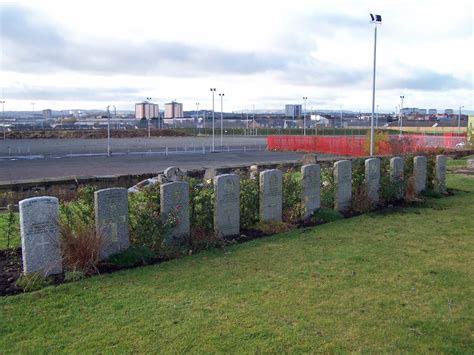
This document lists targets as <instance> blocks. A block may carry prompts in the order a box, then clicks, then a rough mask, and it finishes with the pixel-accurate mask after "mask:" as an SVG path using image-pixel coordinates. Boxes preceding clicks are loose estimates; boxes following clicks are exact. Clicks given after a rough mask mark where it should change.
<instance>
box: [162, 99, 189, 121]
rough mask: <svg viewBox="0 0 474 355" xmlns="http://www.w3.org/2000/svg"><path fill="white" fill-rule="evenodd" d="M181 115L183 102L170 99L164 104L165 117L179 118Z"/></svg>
mask: <svg viewBox="0 0 474 355" xmlns="http://www.w3.org/2000/svg"><path fill="white" fill-rule="evenodd" d="M181 117H184V115H183V104H182V103H179V102H176V101H171V102H169V103H167V104H165V118H181Z"/></svg>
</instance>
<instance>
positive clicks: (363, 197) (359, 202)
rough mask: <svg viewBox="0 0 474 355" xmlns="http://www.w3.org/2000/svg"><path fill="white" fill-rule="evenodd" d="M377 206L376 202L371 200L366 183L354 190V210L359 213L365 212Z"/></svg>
mask: <svg viewBox="0 0 474 355" xmlns="http://www.w3.org/2000/svg"><path fill="white" fill-rule="evenodd" d="M374 207H375V205H374V203H373V202H371V201H370V200H369V195H368V192H367V187H366V185H365V184H362V185H360V186H359V188H357V189H355V190H353V192H352V210H353V211H355V212H358V213H365V212H368V211H370V210H371V209H373V208H374Z"/></svg>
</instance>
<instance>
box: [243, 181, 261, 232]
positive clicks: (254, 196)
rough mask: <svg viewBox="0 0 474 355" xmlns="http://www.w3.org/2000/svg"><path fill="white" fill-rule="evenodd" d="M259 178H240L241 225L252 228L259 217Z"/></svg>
mask: <svg viewBox="0 0 474 355" xmlns="http://www.w3.org/2000/svg"><path fill="white" fill-rule="evenodd" d="M258 205H259V180H258V179H249V178H248V177H241V178H240V227H241V228H250V227H252V226H254V225H255V224H256V223H257V222H258V217H259V210H258Z"/></svg>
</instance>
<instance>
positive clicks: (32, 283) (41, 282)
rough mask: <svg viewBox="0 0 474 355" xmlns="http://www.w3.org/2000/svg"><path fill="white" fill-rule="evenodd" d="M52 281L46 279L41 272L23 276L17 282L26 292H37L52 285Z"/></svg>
mask: <svg viewBox="0 0 474 355" xmlns="http://www.w3.org/2000/svg"><path fill="white" fill-rule="evenodd" d="M51 283H52V282H51V279H49V278H46V277H44V276H43V275H41V274H40V273H39V272H32V273H29V274H22V275H21V276H20V278H19V279H18V280H17V281H16V285H17V286H18V287H21V288H22V289H23V291H25V292H31V291H37V290H41V289H42V288H45V287H46V286H49V285H51Z"/></svg>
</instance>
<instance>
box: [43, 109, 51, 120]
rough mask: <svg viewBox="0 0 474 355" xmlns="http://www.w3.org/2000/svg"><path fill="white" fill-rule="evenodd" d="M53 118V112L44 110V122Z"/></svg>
mask: <svg viewBox="0 0 474 355" xmlns="http://www.w3.org/2000/svg"><path fill="white" fill-rule="evenodd" d="M52 117H53V111H51V110H50V109H46V110H43V119H44V120H49V119H50V118H52Z"/></svg>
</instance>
